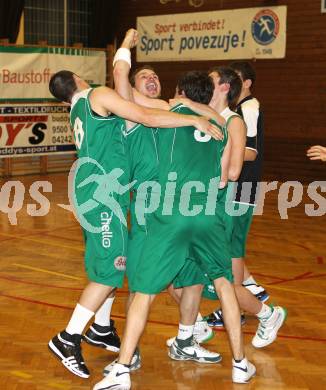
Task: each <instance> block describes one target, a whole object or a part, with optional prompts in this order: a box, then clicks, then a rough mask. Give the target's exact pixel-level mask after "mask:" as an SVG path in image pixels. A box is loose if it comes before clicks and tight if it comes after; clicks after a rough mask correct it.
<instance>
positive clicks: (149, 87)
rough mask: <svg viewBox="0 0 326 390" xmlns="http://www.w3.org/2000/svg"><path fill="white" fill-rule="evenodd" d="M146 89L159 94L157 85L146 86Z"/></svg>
mask: <svg viewBox="0 0 326 390" xmlns="http://www.w3.org/2000/svg"><path fill="white" fill-rule="evenodd" d="M146 89H147V91H148V92H157V85H156V84H155V83H148V84H146Z"/></svg>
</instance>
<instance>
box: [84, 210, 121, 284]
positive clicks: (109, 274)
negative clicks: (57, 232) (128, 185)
mask: <svg viewBox="0 0 326 390" xmlns="http://www.w3.org/2000/svg"><path fill="white" fill-rule="evenodd" d="M121 209H122V214H123V216H124V218H125V219H126V215H127V207H122V208H121ZM85 218H86V220H87V222H88V223H89V224H90V225H92V226H93V227H95V228H97V229H99V230H100V231H99V232H91V231H89V229H87V228H85V226H84V227H83V235H84V241H85V268H86V273H87V276H88V278H89V280H91V281H92V282H96V283H99V284H103V285H106V286H112V287H122V285H123V279H124V274H125V269H126V251H127V239H128V230H127V226H125V225H124V223H123V221H121V218H119V217H118V216H117V215H115V214H114V213H113V212H112V211H111V210H110V209H109V208H107V207H100V208H98V210H97V209H96V212H95V211H93V212H92V213H88V214H86V215H85Z"/></svg>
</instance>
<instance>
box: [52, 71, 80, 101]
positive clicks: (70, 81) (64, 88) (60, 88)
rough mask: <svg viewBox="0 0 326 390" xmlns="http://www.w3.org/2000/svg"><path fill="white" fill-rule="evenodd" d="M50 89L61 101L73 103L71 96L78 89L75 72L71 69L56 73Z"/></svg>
mask: <svg viewBox="0 0 326 390" xmlns="http://www.w3.org/2000/svg"><path fill="white" fill-rule="evenodd" d="M49 90H50V92H51V93H52V95H53V96H54V97H55V98H56V99H58V100H60V101H61V102H66V103H71V98H72V97H73V95H74V93H75V92H76V90H77V85H76V82H75V79H74V73H73V72H70V70H60V72H57V73H55V74H54V75H53V76H52V77H51V79H50V82H49Z"/></svg>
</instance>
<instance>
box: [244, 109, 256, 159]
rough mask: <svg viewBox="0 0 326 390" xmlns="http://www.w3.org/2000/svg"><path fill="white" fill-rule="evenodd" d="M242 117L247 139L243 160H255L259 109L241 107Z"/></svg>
mask: <svg viewBox="0 0 326 390" xmlns="http://www.w3.org/2000/svg"><path fill="white" fill-rule="evenodd" d="M242 114H243V119H244V121H245V123H246V126H247V140H246V150H245V156H244V160H245V161H255V160H256V157H257V155H258V150H257V132H258V116H259V111H258V110H257V109H253V108H252V107H243V108H242Z"/></svg>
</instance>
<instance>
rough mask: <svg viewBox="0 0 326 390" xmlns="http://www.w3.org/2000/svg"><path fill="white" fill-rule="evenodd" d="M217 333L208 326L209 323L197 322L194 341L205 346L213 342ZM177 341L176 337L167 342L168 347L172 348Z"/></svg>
mask: <svg viewBox="0 0 326 390" xmlns="http://www.w3.org/2000/svg"><path fill="white" fill-rule="evenodd" d="M214 336H215V333H214V331H213V330H212V329H211V327H210V326H209V325H208V323H207V321H205V320H201V321H196V322H195V327H194V339H195V340H196V341H197V343H198V344H205V343H207V342H208V341H210V340H212V338H214ZM174 340H175V337H171V338H170V339H168V340H166V345H167V346H168V347H171V345H172V344H173V342H174Z"/></svg>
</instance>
